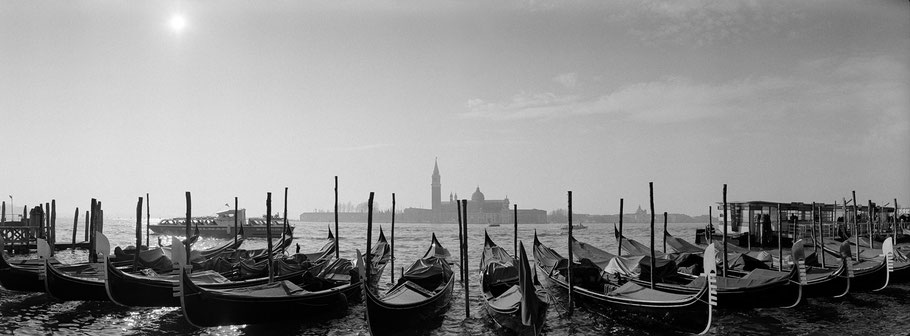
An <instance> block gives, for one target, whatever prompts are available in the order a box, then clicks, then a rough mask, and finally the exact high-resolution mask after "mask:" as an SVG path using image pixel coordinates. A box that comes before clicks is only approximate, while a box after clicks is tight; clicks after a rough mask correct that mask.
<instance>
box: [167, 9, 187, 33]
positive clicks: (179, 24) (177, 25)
mask: <svg viewBox="0 0 910 336" xmlns="http://www.w3.org/2000/svg"><path fill="white" fill-rule="evenodd" d="M170 25H171V30H173V31H174V33H177V34H180V32H182V31H183V29H185V28H186V18H185V17H183V15H181V14H174V15H172V16H171V22H170Z"/></svg>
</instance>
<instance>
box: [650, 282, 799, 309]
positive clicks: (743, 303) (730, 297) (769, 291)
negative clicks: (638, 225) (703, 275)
mask: <svg viewBox="0 0 910 336" xmlns="http://www.w3.org/2000/svg"><path fill="white" fill-rule="evenodd" d="M632 281H634V282H635V283H638V284H640V285H642V286H649V285H650V283H649V282H648V281H645V280H641V279H637V278H636V279H632ZM798 281H799V280H798V279H796V278H795V277H794V278H791V279H789V280H788V279H785V280H783V281H777V282H773V283H769V284H765V285H761V286H749V287H730V286H727V285H726V284H725V278H724V277H720V276H718V277H717V308H720V309H752V308H781V307H792V306H795V305H797V304H799V303H800V301H802V295H803V293H802V289H801V288H800V285H799V283H798ZM654 288H655V289H658V290H662V291H666V292H670V293H678V294H693V293H697V292H698V291H699V288H697V287H691V286H685V285H677V284H671V283H656V284H655V285H654Z"/></svg>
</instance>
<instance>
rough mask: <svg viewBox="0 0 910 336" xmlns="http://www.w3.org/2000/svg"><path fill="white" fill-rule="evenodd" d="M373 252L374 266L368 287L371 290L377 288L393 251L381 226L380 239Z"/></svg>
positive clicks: (372, 260) (371, 269)
mask: <svg viewBox="0 0 910 336" xmlns="http://www.w3.org/2000/svg"><path fill="white" fill-rule="evenodd" d="M372 250H373V252H372V253H371V254H372V255H371V256H370V260H371V262H372V263H373V264H372V265H371V266H370V276H369V279H370V283H368V284H367V285H368V286H370V287H371V288H376V286H377V284H378V283H379V279H380V278H382V273H383V271H384V270H385V267H386V265H387V264H388V263H389V260H391V255H392V249H391V247H390V245H389V242H388V240H386V238H385V233H384V232H382V227H381V226H380V227H379V239H378V240H377V241H376V245H373V247H372Z"/></svg>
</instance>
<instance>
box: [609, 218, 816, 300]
mask: <svg viewBox="0 0 910 336" xmlns="http://www.w3.org/2000/svg"><path fill="white" fill-rule="evenodd" d="M617 236H618V237H621V240H622V241H623V244H621V246H626V244H629V245H634V246H638V247H637V248H636V249H635V250H634V251H627V252H638V253H641V251H642V249H647V248H645V247H643V246H644V245H643V244H641V243H638V242H636V241H634V240H632V239H629V238H627V237H624V236H621V235H620V234H619V233H618V232H617ZM624 250H626V249H625V248H624ZM645 252H646V253H648V254H650V250H649V249H648V251H645ZM718 252H720V251H718ZM720 253H722V252H720ZM655 254H656V255H658V256H659V257H658V259H661V260H664V261H666V262H667V263H670V262H672V261H671V260H669V259H666V258H665V257H663V258H661V257H660V255H661V254H660V253H655ZM645 255H647V254H645ZM640 257H641V256H640ZM702 257H703V258H705V256H704V255H702ZM645 258H647V257H645ZM716 259H717V258H716V256H715V260H716ZM803 259H805V256H804V255H802V254H800V256H797V257H794V260H797V263H800V262H801V261H800V260H803ZM616 260H617V261H623V259H621V258H618V259H616ZM635 263H636V264H637V263H638V261H635ZM762 265H763V266H764V264H762ZM765 267H766V268H756V269H751V270H749V271H747V272H740V271H734V270H731V269H727V271H726V273H727V276H723V273H721V274H718V276H717V286H718V288H717V296H718V300H717V302H718V308H732V309H748V308H791V307H795V306H796V305H798V304H799V303H800V302H802V297H803V286H802V284H803V283H802V282H801V281H800V271H799V269H800V268H799V267H793V268H792V269H791V270H789V271H786V272H779V271H774V270H770V269H767V266H765ZM626 268H632V265H628V263H627V265H626ZM670 268H671V269H670V270H669V271H668V274H666V275H664V276H660V277H657V276H655V277H656V278H658V281H657V283H656V284H655V288H657V289H660V290H664V291H668V292H673V293H681V294H684V293H690V294H691V293H694V292H696V291H698V290H699V288H700V287H701V286H702V282H703V281H704V280H703V278H700V277H697V276H694V275H691V274H683V273H679V272H676V271H675V270H674V269H673V268H675V267H670ZM803 269H804V268H803ZM656 271H659V270H656ZM656 271H655V272H656ZM629 280H631V281H634V282H637V283H639V284H644V283H646V282H647V281H646V280H644V279H640V278H639V277H638V276H630V277H629Z"/></svg>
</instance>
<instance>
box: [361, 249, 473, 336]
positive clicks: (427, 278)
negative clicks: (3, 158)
mask: <svg viewBox="0 0 910 336" xmlns="http://www.w3.org/2000/svg"><path fill="white" fill-rule="evenodd" d="M449 257H450V254H449V253H448V251H446V250H445V248H443V247H442V245H441V244H440V243H439V241H438V240H436V234H433V236H432V240H431V244H430V247H429V248H428V249H427V252H426V253H424V256H423V258H421V259H419V260H417V261H416V262H414V264H412V265H411V266H410V267H409V268H408V269H407V270H406V271H405V272H404V274H403V275H402V277H401V278H400V279H398V283H397V284H396V285H395V286H394V287H392V289H390V290H388V291H387V292H386V293H385V294H384V295H382V296H380V295H379V294H377V293H375V291H376V289H375V287H374V288H370V287H369V286H366V285H364V292H365V293H366V297H367V299H366V303H367V311H366V315H367V324H368V325H369V328H370V332H371V333H372V334H373V335H383V334H386V333H388V332H390V331H395V330H405V329H413V328H419V327H423V326H426V325H428V324H432V323H434V322H437V321H439V319H440V318H441V317H442V314H443V313H444V312H445V311H446V310H448V308H449V303H450V302H449V301H450V300H451V298H452V289H453V287H454V284H455V273H454V272H453V271H452V269H451V268H450V267H449V264H448V262H447V261H446V259H447V258H449Z"/></svg>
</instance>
